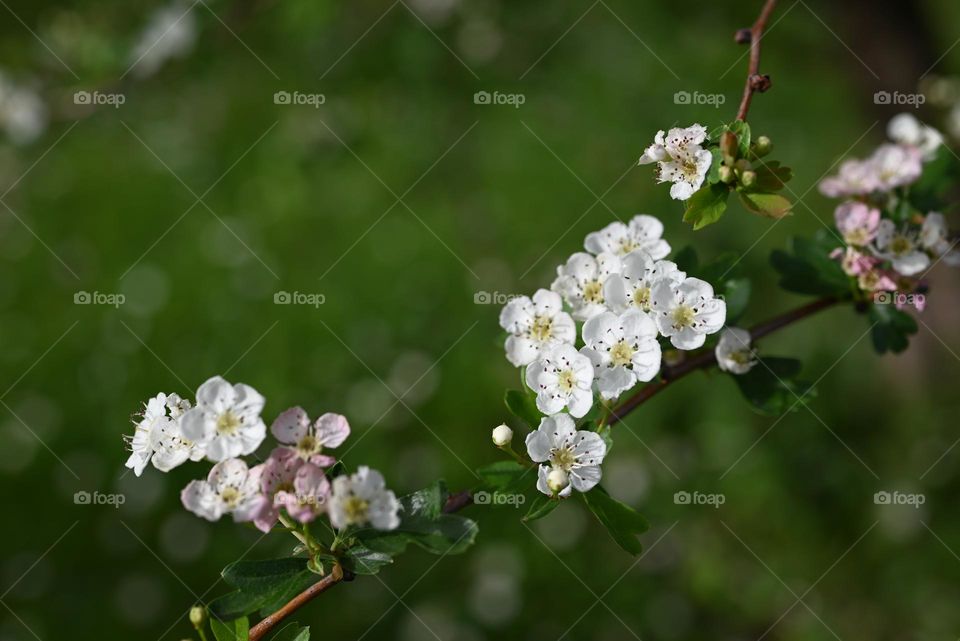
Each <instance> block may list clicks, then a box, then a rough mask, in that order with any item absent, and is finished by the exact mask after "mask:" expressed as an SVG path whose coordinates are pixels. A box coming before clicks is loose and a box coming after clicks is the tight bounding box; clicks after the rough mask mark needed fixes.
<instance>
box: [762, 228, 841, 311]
mask: <svg viewBox="0 0 960 641" xmlns="http://www.w3.org/2000/svg"><path fill="white" fill-rule="evenodd" d="M839 246H840V242H839V241H838V240H837V239H836V238H835V237H833V236H832V235H829V234H826V233H818V234H816V235H815V236H814V238H813V239H808V238H803V237H795V238H793V240H792V242H791V249H792V252H790V253H788V252H785V251H783V250H780V249H776V250H774V251H773V253H772V254H771V255H770V263H771V264H772V265H773V267H774V269H776V270H777V271H778V272H780V286H781V287H783V288H784V289H787V290H790V291H792V292H796V293H798V294H809V295H813V296H837V297H847V296H849V294H850V278H849V277H848V276H847V275H846V274H844V273H843V268H841V267H840V264H839V263H838V262H837V261H836V260H834V259H832V258H830V253H831V252H832V251H833V250H834V249H835V248H837V247H839Z"/></svg>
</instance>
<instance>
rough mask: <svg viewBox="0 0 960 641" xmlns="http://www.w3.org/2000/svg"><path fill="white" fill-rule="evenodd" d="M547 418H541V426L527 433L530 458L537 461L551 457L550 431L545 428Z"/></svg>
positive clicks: (541, 461) (540, 461)
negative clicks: (544, 423)
mask: <svg viewBox="0 0 960 641" xmlns="http://www.w3.org/2000/svg"><path fill="white" fill-rule="evenodd" d="M546 420H547V419H543V420H541V421H540V427H539V428H538V429H536V430H534V431H533V432H530V433H529V434H527V441H526V444H527V455H528V456H529V457H530V460H531V461H534V462H535V463H543V462H544V461H546V460H547V459H548V458H550V448H551V447H552V446H551V441H550V436H549V433H548V432H547V431H545V430H544V429H543V422H544V421H546Z"/></svg>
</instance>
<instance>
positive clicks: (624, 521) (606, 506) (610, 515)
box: [583, 485, 650, 555]
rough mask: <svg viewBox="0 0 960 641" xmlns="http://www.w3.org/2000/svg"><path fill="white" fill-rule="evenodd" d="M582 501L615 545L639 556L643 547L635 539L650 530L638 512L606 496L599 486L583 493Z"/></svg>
mask: <svg viewBox="0 0 960 641" xmlns="http://www.w3.org/2000/svg"><path fill="white" fill-rule="evenodd" d="M583 500H584V501H586V503H587V507H589V508H590V511H591V512H593V514H594V516H596V517H597V520H598V521H600V523H602V524H603V526H604V527H605V528H607V532H609V533H610V536H611V537H613V540H614V541H616V542H617V545H619V546H620V547H621V548H623V549H624V550H626V551H627V552H629V553H630V554H633V555H637V554H640V552H641V551H642V550H643V546H642V545H641V544H640V540H639V539H638V538H637V537H638V536H639V535H641V534H643V533H644V532H646V531H647V530H648V529H650V525H649V524H648V523H647V520H646V519H645V518H643V517H642V516H641V515H640V513H639V512H637V511H636V510H634V509H633V508H632V507H630V506H629V505H626V504H624V503H621V502H620V501H618V500H616V499H615V498H613V497H612V496H610V495H609V494H607V491H606V490H605V489H603V487H602V486H600V485H598V486H596V487H595V488H593V489H592V490H590V491H589V492H587V493H585V494H584V495H583Z"/></svg>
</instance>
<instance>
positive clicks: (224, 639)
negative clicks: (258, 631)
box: [210, 617, 250, 641]
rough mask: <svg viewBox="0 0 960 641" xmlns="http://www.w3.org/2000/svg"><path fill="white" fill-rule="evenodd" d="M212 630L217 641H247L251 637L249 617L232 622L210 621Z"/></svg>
mask: <svg viewBox="0 0 960 641" xmlns="http://www.w3.org/2000/svg"><path fill="white" fill-rule="evenodd" d="M210 629H211V630H213V636H214V637H215V638H216V639H217V641H247V639H248V638H249V636H250V622H249V621H247V617H240V618H239V619H234V620H232V621H221V620H220V619H216V618H214V619H210Z"/></svg>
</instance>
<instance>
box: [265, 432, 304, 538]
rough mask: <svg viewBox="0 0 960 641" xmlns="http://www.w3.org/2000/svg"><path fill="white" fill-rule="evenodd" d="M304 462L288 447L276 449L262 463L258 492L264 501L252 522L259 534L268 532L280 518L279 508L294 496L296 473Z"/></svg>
mask: <svg viewBox="0 0 960 641" xmlns="http://www.w3.org/2000/svg"><path fill="white" fill-rule="evenodd" d="M303 465H304V460H303V459H302V458H300V457H299V456H297V455H296V453H295V451H294V450H292V449H290V448H288V447H277V448H274V450H273V451H272V452H271V453H270V457H269V458H268V459H267V460H266V461H265V462H264V463H263V471H262V472H261V474H260V491H261V492H262V493H263V497H264V501H263V504H262V507H261V509H260V513H259V514H258V515H257V517H256V518H255V519H254V520H253V523H254V525H256V526H257V529H259V530H260V531H261V532H269V531H270V528H272V527H273V524H274V523H276V522H277V519H278V518H280V508H281V507H284V505H285V503H286V502H287V499H288V495H291V494H295V493H296V488H295V487H294V481H295V480H296V477H297V471H298V470H299V469H300V467H301V466H303Z"/></svg>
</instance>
